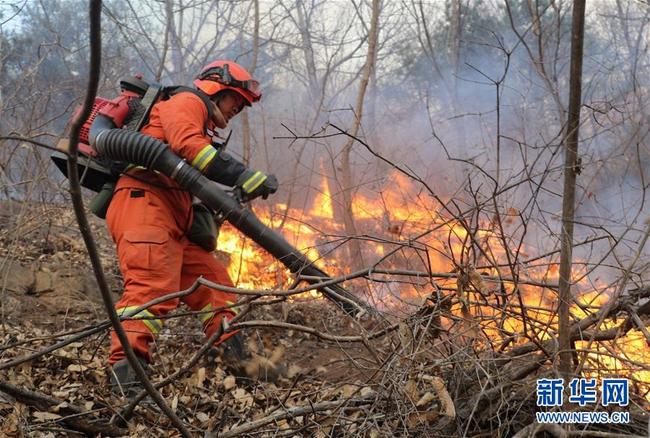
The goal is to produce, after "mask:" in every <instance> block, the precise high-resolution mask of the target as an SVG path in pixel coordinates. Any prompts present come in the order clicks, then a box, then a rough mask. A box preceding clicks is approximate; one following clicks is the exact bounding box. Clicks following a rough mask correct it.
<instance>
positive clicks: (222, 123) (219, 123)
mask: <svg viewBox="0 0 650 438" xmlns="http://www.w3.org/2000/svg"><path fill="white" fill-rule="evenodd" d="M210 105H211V107H212V109H211V111H210V112H211V113H212V122H214V125H215V126H216V127H217V128H219V129H224V128H226V127H227V126H228V122H226V118H225V117H224V116H223V113H222V112H221V110H220V109H219V107H218V106H217V104H216V103H214V102H212V101H210Z"/></svg>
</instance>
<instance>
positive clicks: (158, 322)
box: [115, 306, 163, 335]
mask: <svg viewBox="0 0 650 438" xmlns="http://www.w3.org/2000/svg"><path fill="white" fill-rule="evenodd" d="M138 307H139V306H127V307H120V308H117V309H115V311H116V312H117V314H118V315H119V316H126V317H129V318H132V319H138V320H142V323H143V324H144V325H145V326H147V328H148V329H149V331H151V333H152V334H153V335H157V334H158V333H159V332H160V331H161V330H162V327H163V321H162V319H158V318H156V315H154V314H153V313H151V312H150V311H149V310H147V309H144V310H141V311H140V312H138V313H135V314H133V312H135V310H136V309H137V308H138Z"/></svg>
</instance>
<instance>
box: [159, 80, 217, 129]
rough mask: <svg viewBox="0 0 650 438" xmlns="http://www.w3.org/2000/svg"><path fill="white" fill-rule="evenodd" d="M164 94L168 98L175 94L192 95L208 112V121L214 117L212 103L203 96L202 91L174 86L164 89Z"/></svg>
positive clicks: (207, 97) (205, 95)
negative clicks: (199, 100)
mask: <svg viewBox="0 0 650 438" xmlns="http://www.w3.org/2000/svg"><path fill="white" fill-rule="evenodd" d="M165 93H166V94H167V95H168V96H170V97H171V96H173V95H175V94H179V93H192V94H194V95H195V96H197V97H198V98H199V99H201V101H202V102H203V104H204V105H205V109H207V110H208V120H211V119H212V117H213V115H214V114H213V111H212V101H211V100H210V97H209V96H208V95H207V94H205V93H204V92H203V91H201V90H197V89H196V88H190V87H186V86H184V85H176V86H172V87H165Z"/></svg>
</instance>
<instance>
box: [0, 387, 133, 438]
mask: <svg viewBox="0 0 650 438" xmlns="http://www.w3.org/2000/svg"><path fill="white" fill-rule="evenodd" d="M0 391H2V392H4V393H6V394H9V395H10V396H11V397H13V398H14V399H16V400H18V401H20V402H21V403H24V404H26V405H29V406H33V407H35V408H36V409H38V410H40V411H51V408H52V407H55V406H58V410H57V414H61V417H62V418H60V419H56V420H53V421H55V422H63V423H65V424H66V425H68V427H71V428H72V429H74V430H78V431H81V432H84V433H87V434H93V435H96V434H101V435H106V436H124V435H127V434H128V433H129V431H128V430H127V429H123V428H121V427H118V426H115V425H113V424H110V423H105V422H99V421H96V420H93V421H89V420H84V419H82V418H80V416H82V415H88V414H89V412H86V411H84V410H83V409H81V408H79V407H77V406H75V405H71V404H70V403H67V402H64V401H63V400H59V399H57V398H54V397H51V396H49V395H46V394H42V393H40V392H36V391H31V390H29V389H26V388H20V387H17V386H14V385H11V384H9V383H7V382H2V381H0ZM66 415H68V417H66Z"/></svg>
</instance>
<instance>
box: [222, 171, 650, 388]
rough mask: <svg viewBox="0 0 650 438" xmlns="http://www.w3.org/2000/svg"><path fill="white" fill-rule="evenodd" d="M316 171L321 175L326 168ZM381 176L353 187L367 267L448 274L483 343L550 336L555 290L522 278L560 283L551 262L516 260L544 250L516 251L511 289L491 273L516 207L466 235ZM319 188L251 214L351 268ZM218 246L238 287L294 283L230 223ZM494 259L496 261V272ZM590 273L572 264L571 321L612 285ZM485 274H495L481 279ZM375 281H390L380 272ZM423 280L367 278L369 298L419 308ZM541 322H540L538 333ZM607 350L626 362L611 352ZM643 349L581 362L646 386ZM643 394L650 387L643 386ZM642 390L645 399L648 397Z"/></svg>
mask: <svg viewBox="0 0 650 438" xmlns="http://www.w3.org/2000/svg"><path fill="white" fill-rule="evenodd" d="M321 174H322V175H324V174H325V172H324V171H323V172H321ZM386 181H387V182H386V184H385V185H384V187H383V189H382V190H380V191H379V192H378V193H377V195H376V196H370V195H365V194H363V193H357V194H355V196H354V199H353V205H352V212H353V215H354V218H355V221H356V222H357V224H359V226H360V232H361V233H365V234H367V235H371V236H379V237H380V238H378V239H377V240H372V241H369V242H365V241H364V242H363V245H364V257H367V259H368V260H365V262H366V264H367V265H368V264H370V263H372V262H375V261H379V260H383V261H382V262H381V263H380V264H379V265H378V266H379V267H382V268H386V269H403V270H411V271H429V272H435V273H441V274H447V276H448V277H449V278H443V279H441V280H436V284H437V285H438V287H440V288H442V289H444V290H448V291H449V293H451V294H455V295H456V296H457V298H458V303H457V304H455V305H454V306H453V307H452V309H451V311H452V312H453V313H454V314H455V315H458V316H462V318H466V315H468V314H469V315H470V317H469V318H470V319H471V321H469V322H468V324H474V325H475V329H477V330H478V331H480V332H482V333H483V334H484V336H485V339H488V340H489V341H486V342H492V341H493V340H498V341H496V345H498V343H499V342H504V341H505V340H506V339H515V341H514V342H515V343H523V342H527V341H529V339H527V338H526V336H525V333H526V332H528V333H531V323H533V324H534V325H535V330H534V333H535V336H536V338H537V339H538V341H543V340H546V339H550V338H551V337H553V336H555V335H556V333H557V314H556V308H557V292H556V291H552V290H550V289H549V288H545V287H541V286H536V285H533V284H525V282H538V283H546V284H549V283H550V284H557V282H558V279H559V270H558V266H559V265H558V263H557V260H553V259H549V258H545V259H543V260H539V261H538V262H536V264H535V263H529V264H524V263H522V262H521V259H525V258H526V257H528V254H535V253H543V252H544V251H542V250H539V251H536V250H535V248H519V253H518V256H519V258H520V260H518V261H517V263H519V265H518V266H520V268H521V269H520V272H518V275H519V278H520V280H522V283H520V284H519V285H518V286H517V287H516V289H515V285H514V283H513V282H508V281H498V280H496V279H498V278H501V277H510V276H511V275H512V274H511V273H509V271H508V269H507V268H506V267H504V266H507V265H506V264H505V263H504V262H505V261H506V260H507V253H506V251H507V250H508V249H507V247H508V246H511V247H514V248H518V246H517V245H518V243H517V242H510V241H508V240H507V239H503V237H500V236H501V233H499V232H498V230H499V226H506V227H507V226H513V225H516V223H517V218H518V217H519V212H518V211H517V210H516V209H514V208H509V209H508V210H507V212H506V214H505V215H503V217H502V218H501V221H502V223H501V224H499V223H498V222H497V219H496V218H494V219H493V220H491V221H487V223H481V224H479V225H480V226H475V229H473V230H472V231H471V233H473V234H474V235H473V239H470V237H472V236H470V231H468V229H467V228H466V227H465V226H463V224H461V223H459V222H458V221H446V220H444V219H443V218H442V217H441V216H440V215H439V212H440V210H441V209H440V206H439V204H438V200H435V199H433V197H431V196H429V195H427V194H426V193H424V192H422V191H421V190H420V189H419V188H418V187H417V186H416V185H415V184H414V182H413V181H412V180H411V179H409V178H408V177H406V176H405V175H403V174H401V173H397V172H394V173H391V174H390V175H389V176H388V177H387V179H386ZM316 191H317V193H316V195H315V196H314V197H313V199H312V200H311V202H307V204H306V205H304V206H301V208H296V207H289V206H287V205H286V204H276V205H273V206H271V207H267V208H255V212H256V214H257V215H258V217H259V218H260V219H261V220H262V221H263V222H264V223H266V224H267V225H268V226H270V227H271V228H273V229H275V230H277V231H279V232H281V233H282V234H283V236H284V237H285V238H286V239H287V240H288V241H289V242H290V243H291V244H293V245H294V246H295V247H296V248H298V249H299V250H300V251H302V252H303V253H304V254H305V255H306V256H307V257H308V258H309V259H310V260H312V261H315V262H316V263H317V264H318V265H319V266H320V267H321V268H323V269H324V270H325V271H326V272H327V273H328V274H329V275H331V276H337V275H342V274H345V273H348V272H349V271H350V268H349V267H348V266H347V265H346V263H345V260H346V259H347V257H348V255H347V253H346V252H345V250H344V249H342V247H344V246H345V245H344V243H345V242H344V237H345V233H344V228H343V226H341V225H340V224H338V223H335V221H334V217H335V212H334V201H333V198H332V194H331V191H330V184H328V179H327V177H322V179H321V181H320V184H319V186H318V188H317V190H316ZM472 241H473V242H478V244H475V246H480V248H478V247H475V248H473V250H474V253H475V254H479V256H478V257H477V258H476V260H479V261H480V264H481V265H483V266H477V267H473V266H471V265H470V264H468V263H467V262H466V261H465V260H467V259H468V248H470V247H471V245H472V243H471V242H472ZM396 248H397V250H396ZM218 249H219V251H222V252H224V253H226V254H228V256H229V263H228V273H229V274H230V276H231V278H232V279H233V281H234V282H235V284H236V285H237V286H238V287H244V288H250V289H273V288H287V287H288V286H289V285H291V282H292V280H293V279H292V276H291V273H290V272H289V271H288V270H287V269H286V268H285V267H284V266H283V265H282V264H281V263H279V262H278V261H277V260H274V259H273V258H272V257H271V256H270V255H269V254H267V253H266V252H264V251H263V250H261V249H260V248H259V247H257V246H256V244H255V243H254V242H252V241H251V240H250V239H246V238H244V237H243V236H242V235H241V234H240V233H239V232H238V231H237V230H235V229H234V228H233V227H231V226H229V225H228V224H225V225H224V226H223V227H222V229H221V232H220V235H219V242H218ZM407 253H408V254H407ZM511 255H512V253H511ZM384 258H385V260H384ZM368 262H370V263H368ZM496 264H500V266H502V267H501V268H498V269H497V268H495V265H496ZM458 266H462V268H458ZM452 274H455V275H452ZM588 274H589V273H588V272H587V267H586V264H580V263H576V264H575V266H574V270H573V276H574V280H577V279H579V281H577V282H575V286H574V287H573V290H574V291H577V293H574V295H575V296H576V303H575V304H574V305H573V306H572V307H571V313H572V317H573V318H575V319H581V318H585V317H587V316H588V315H590V314H593V313H594V312H596V311H597V310H598V308H600V307H601V306H603V305H604V304H605V303H606V302H607V301H608V299H609V295H608V294H607V293H606V292H607V291H610V290H611V288H608V285H606V284H604V283H603V282H602V281H600V280H598V279H591V278H590V276H589V275H588ZM487 276H490V278H492V279H488V278H486V277H487ZM376 278H380V279H381V278H383V279H387V277H382V276H381V275H377V276H376ZM428 281H429V280H428V279H426V278H422V279H420V280H418V281H414V282H411V283H382V282H377V283H371V284H370V285H369V286H368V285H366V287H369V288H370V289H369V290H370V291H371V294H372V296H370V297H368V299H369V301H371V302H372V303H373V304H375V305H378V306H381V307H382V308H384V309H391V308H403V307H404V306H407V307H408V305H413V306H419V305H421V304H422V302H423V299H424V298H425V297H426V296H427V295H428V294H430V293H431V287H428V286H429V283H428ZM352 287H354V282H352ZM497 296H500V297H504V296H509V297H516V299H511V300H509V302H508V305H507V309H501V308H499V307H498V306H494V305H492V306H487V305H486V300H489V301H490V302H494V300H495V299H496V298H495V297H497ZM314 297H318V298H321V296H320V294H318V293H317V292H311V293H307V294H303V295H301V296H300V297H299V298H312V299H313V298H314ZM501 300H502V301H503V298H501ZM463 303H464V304H463ZM411 309H414V307H411ZM524 316H525V318H524ZM620 323H621V321H618V322H615V321H611V320H607V321H605V322H604V323H603V324H602V325H601V329H609V328H613V327H616V326H617V324H620ZM447 324H450V323H447ZM539 327H545V328H544V329H543V330H540V329H539ZM508 342H510V341H508ZM586 347H587V343H586V342H578V343H576V348H577V349H578V350H580V349H584V348H586ZM613 351H615V352H616V353H618V354H620V356H621V357H622V358H624V359H625V361H621V360H620V359H619V358H616V357H613V355H612V352H613ZM649 355H650V347H649V346H648V344H647V342H646V340H645V337H644V336H643V334H642V333H640V332H638V331H635V330H632V331H630V332H629V333H628V334H626V335H625V336H622V337H621V338H620V339H617V340H616V342H614V343H611V342H610V343H608V342H599V343H595V342H594V343H593V344H592V345H591V346H590V352H589V353H588V361H589V362H590V363H597V364H598V365H597V367H599V369H597V370H596V371H594V370H593V369H592V368H594V367H592V368H589V367H586V368H585V374H586V375H588V376H598V374H599V373H600V375H601V376H629V377H630V378H631V379H634V380H636V381H639V382H645V383H646V386H650V385H648V382H650V371H647V366H645V368H644V366H643V364H646V363H647V358H648V357H649ZM623 362H625V363H623ZM630 364H637V365H638V366H631V365H630ZM645 391H648V388H647V387H646V389H645ZM647 397H648V400H649V401H650V395H648V396H647Z"/></svg>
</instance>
